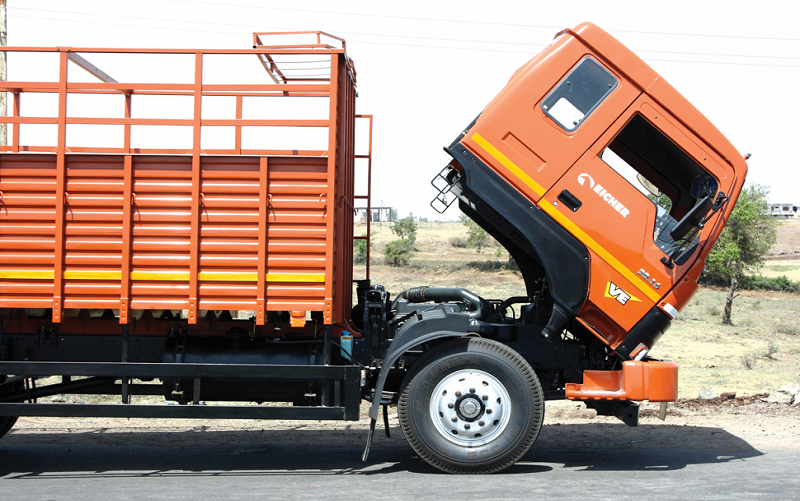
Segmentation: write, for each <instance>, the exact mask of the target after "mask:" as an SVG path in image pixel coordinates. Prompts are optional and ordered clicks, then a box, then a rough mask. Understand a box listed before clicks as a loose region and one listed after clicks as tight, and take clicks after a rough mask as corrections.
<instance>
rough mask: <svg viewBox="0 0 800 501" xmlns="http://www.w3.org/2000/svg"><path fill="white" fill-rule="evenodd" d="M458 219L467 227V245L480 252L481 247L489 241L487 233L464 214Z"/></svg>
mask: <svg viewBox="0 0 800 501" xmlns="http://www.w3.org/2000/svg"><path fill="white" fill-rule="evenodd" d="M458 219H459V220H460V221H461V224H463V225H464V226H466V227H467V247H475V249H476V250H477V251H478V252H481V249H483V248H484V247H486V244H487V243H488V241H489V234H488V233H486V230H484V229H483V228H481V227H480V226H478V223H476V222H475V221H473V220H472V219H470V218H469V217H467V215H466V214H461V215H460V216H458Z"/></svg>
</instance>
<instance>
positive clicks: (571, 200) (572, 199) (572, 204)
mask: <svg viewBox="0 0 800 501" xmlns="http://www.w3.org/2000/svg"><path fill="white" fill-rule="evenodd" d="M558 200H559V201H560V202H561V203H563V204H564V205H566V206H567V207H569V208H570V210H571V211H572V212H577V211H578V209H580V208H581V205H583V202H581V201H580V199H579V198H578V197H576V196H575V195H573V194H572V193H570V192H569V191H568V190H564V191H562V192H561V193H560V194H559V195H558Z"/></svg>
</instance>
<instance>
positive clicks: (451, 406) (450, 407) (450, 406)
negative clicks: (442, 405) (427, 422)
mask: <svg viewBox="0 0 800 501" xmlns="http://www.w3.org/2000/svg"><path fill="white" fill-rule="evenodd" d="M453 407H455V405H453V404H447V408H448V409H452V408H453Z"/></svg>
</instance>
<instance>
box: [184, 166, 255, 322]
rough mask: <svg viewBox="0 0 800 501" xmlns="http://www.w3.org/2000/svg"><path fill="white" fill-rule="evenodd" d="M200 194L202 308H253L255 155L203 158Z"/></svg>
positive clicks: (200, 292)
mask: <svg viewBox="0 0 800 501" xmlns="http://www.w3.org/2000/svg"><path fill="white" fill-rule="evenodd" d="M200 165H201V171H200V179H201V186H200V193H202V195H203V196H202V199H201V205H200V266H199V272H200V281H199V282H198V283H199V296H198V299H199V302H200V308H199V309H201V310H255V309H256V296H257V274H258V245H259V242H258V221H259V210H260V209H259V205H260V202H259V186H260V177H259V176H260V172H259V158H258V157H203V158H202V159H201V164H200Z"/></svg>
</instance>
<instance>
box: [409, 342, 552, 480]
mask: <svg viewBox="0 0 800 501" xmlns="http://www.w3.org/2000/svg"><path fill="white" fill-rule="evenodd" d="M407 381H409V382H408V384H407V385H405V388H404V390H403V392H402V394H401V395H400V400H399V402H398V416H399V420H400V427H401V428H402V430H403V434H404V435H405V437H406V440H408V443H409V444H410V445H411V447H412V448H413V449H414V450H415V451H416V452H417V453H418V454H419V456H420V457H421V458H422V459H424V460H425V461H427V462H428V463H430V464H431V465H433V466H435V467H436V468H438V469H440V470H442V471H445V472H449V473H493V472H496V471H500V470H502V469H504V468H507V467H509V466H511V465H512V464H514V463H515V462H517V461H518V460H519V459H520V458H521V457H522V456H523V455H524V454H525V453H526V452H527V451H528V449H530V447H531V445H533V442H534V441H536V437H537V436H538V435H539V430H540V429H541V426H542V420H543V418H544V399H543V397H542V387H541V385H540V384H539V379H538V378H537V377H536V373H535V372H534V371H533V369H532V368H531V366H530V365H529V364H528V363H527V362H526V361H525V359H523V358H522V357H521V356H520V355H519V354H518V353H517V352H515V351H514V350H512V349H510V348H509V347H507V346H505V345H503V344H501V343H498V342H495V341H491V340H487V339H457V340H453V341H450V342H447V343H445V344H443V345H441V346H438V347H437V348H435V349H433V350H431V351H430V352H428V353H427V354H425V355H424V356H423V358H421V359H420V360H419V361H418V362H417V363H416V364H414V366H413V367H412V368H411V370H410V371H409V374H408V376H407Z"/></svg>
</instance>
